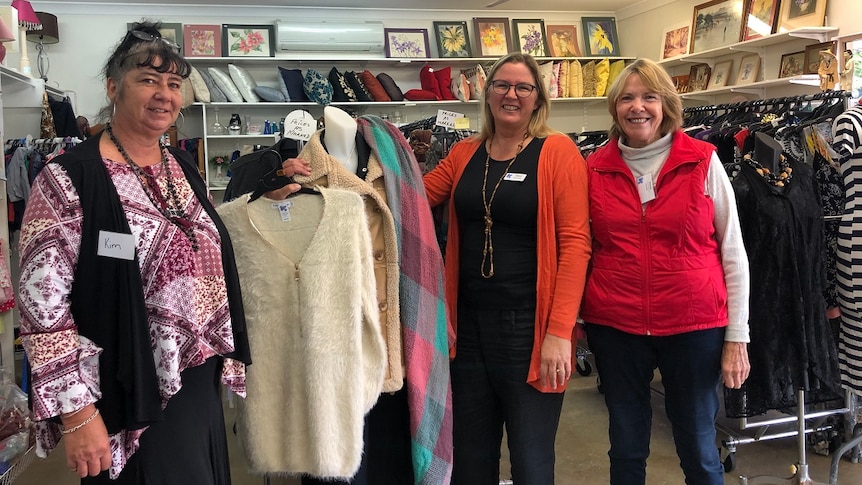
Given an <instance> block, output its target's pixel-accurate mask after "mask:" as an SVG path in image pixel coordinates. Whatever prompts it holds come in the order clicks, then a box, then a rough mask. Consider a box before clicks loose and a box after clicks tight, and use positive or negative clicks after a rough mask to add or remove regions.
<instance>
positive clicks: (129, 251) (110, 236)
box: [96, 231, 135, 261]
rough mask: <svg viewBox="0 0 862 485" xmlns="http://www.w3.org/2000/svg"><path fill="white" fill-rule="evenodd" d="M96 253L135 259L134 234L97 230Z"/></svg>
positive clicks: (109, 256) (129, 259)
mask: <svg viewBox="0 0 862 485" xmlns="http://www.w3.org/2000/svg"><path fill="white" fill-rule="evenodd" d="M96 254H98V255H99V256H104V257H106V258H114V259H125V260H127V261H131V260H133V259H135V236H133V235H131V234H123V233H121V232H111V231H99V248H98V249H97V250H96Z"/></svg>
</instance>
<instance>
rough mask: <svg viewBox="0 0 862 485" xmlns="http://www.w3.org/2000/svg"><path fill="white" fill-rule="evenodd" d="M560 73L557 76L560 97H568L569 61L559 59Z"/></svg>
mask: <svg viewBox="0 0 862 485" xmlns="http://www.w3.org/2000/svg"><path fill="white" fill-rule="evenodd" d="M559 64H560V75H559V76H558V77H557V84H558V85H559V92H560V97H561V98H568V97H569V61H565V60H564V61H560V63H559Z"/></svg>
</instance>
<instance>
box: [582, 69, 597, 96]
mask: <svg viewBox="0 0 862 485" xmlns="http://www.w3.org/2000/svg"><path fill="white" fill-rule="evenodd" d="M583 73H584V97H585V98H594V97H595V96H596V61H590V62H588V63H586V64H584V70H583Z"/></svg>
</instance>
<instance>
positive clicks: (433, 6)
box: [33, 0, 650, 15]
mask: <svg viewBox="0 0 862 485" xmlns="http://www.w3.org/2000/svg"><path fill="white" fill-rule="evenodd" d="M649 1H650V0H431V1H428V0H426V1H424V2H419V1H416V0H407V1H405V0H255V1H254V5H255V6H257V7H345V8H371V9H373V8H380V9H398V10H403V9H405V8H407V9H425V10H487V11H488V14H489V15H491V14H492V13H493V12H494V11H495V10H497V11H510V10H529V11H577V12H593V11H595V12H616V11H618V10H620V9H622V8H624V7H629V6H632V5H635V4H640V3H645V2H649ZM33 2H34V3H36V4H38V3H39V0H33ZM497 2H500V3H499V5H498V6H495V7H490V8H486V5H489V4H491V3H497ZM69 3H90V4H93V3H95V4H114V5H116V4H125V5H129V4H141V5H153V4H166V3H169V4H171V5H173V6H181V5H206V6H236V5H237V2H236V0H177V1H175V2H168V1H166V0H133V1H126V2H118V1H116V0H89V1H87V2H69Z"/></svg>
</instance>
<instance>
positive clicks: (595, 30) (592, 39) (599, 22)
mask: <svg viewBox="0 0 862 485" xmlns="http://www.w3.org/2000/svg"><path fill="white" fill-rule="evenodd" d="M581 22H582V23H583V30H584V50H586V51H587V52H586V53H587V55H588V56H600V57H605V56H618V55H620V42H619V38H618V37H617V19H616V18H614V17H582V18H581Z"/></svg>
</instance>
